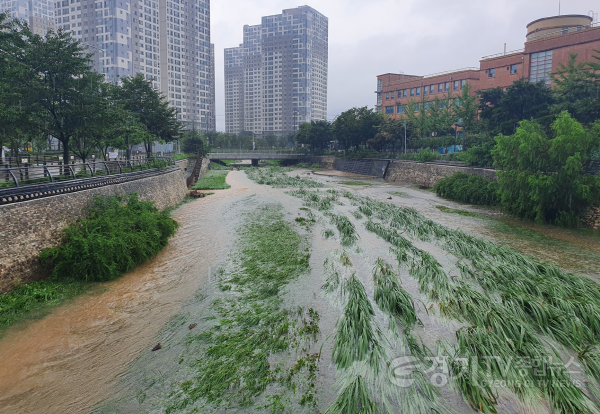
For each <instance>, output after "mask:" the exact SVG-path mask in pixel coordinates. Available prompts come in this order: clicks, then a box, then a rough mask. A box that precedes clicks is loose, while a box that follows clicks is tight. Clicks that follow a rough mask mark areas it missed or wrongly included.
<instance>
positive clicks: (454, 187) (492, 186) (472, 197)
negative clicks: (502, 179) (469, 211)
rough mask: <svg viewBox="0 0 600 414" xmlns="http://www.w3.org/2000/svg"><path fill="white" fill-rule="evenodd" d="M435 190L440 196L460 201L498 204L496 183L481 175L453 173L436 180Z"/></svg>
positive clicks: (489, 204) (498, 197)
mask: <svg viewBox="0 0 600 414" xmlns="http://www.w3.org/2000/svg"><path fill="white" fill-rule="evenodd" d="M435 192H436V194H437V195H438V196H440V197H444V198H447V199H450V200H454V201H459V202H461V203H469V204H476V205H486V206H493V205H498V204H500V194H499V192H498V184H497V183H496V182H495V181H492V180H489V179H487V178H485V177H482V176H481V175H469V174H465V173H461V172H457V173H454V175H452V176H450V177H446V178H442V179H441V180H440V181H438V182H437V184H436V185H435Z"/></svg>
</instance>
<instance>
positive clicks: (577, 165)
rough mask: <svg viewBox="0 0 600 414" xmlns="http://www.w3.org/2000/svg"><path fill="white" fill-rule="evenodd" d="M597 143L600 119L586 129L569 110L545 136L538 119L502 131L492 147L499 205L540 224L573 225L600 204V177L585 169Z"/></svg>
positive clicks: (599, 132) (599, 133) (562, 114)
mask: <svg viewBox="0 0 600 414" xmlns="http://www.w3.org/2000/svg"><path fill="white" fill-rule="evenodd" d="M599 144H600V121H596V122H595V123H594V125H593V126H592V128H590V129H585V128H584V127H583V126H582V125H581V124H580V123H579V122H577V120H575V119H573V118H572V117H571V115H569V113H568V112H566V111H565V112H562V113H561V114H560V115H559V116H558V118H557V119H556V121H554V123H553V124H552V127H551V134H550V136H548V135H547V134H546V132H545V130H544V128H543V127H542V126H541V125H540V124H539V123H537V122H536V121H521V122H520V124H519V127H518V128H517V131H516V133H515V134H513V135H509V136H505V135H502V134H500V135H499V136H498V137H496V147H495V149H494V150H492V155H493V157H494V165H495V166H496V168H497V173H498V185H499V191H500V194H501V197H502V205H503V206H504V208H506V209H507V210H508V211H509V212H510V213H513V214H516V215H518V216H520V217H524V218H526V219H530V220H535V221H536V222H539V223H544V222H550V223H556V224H562V225H576V224H578V221H579V219H580V217H581V214H582V213H583V212H584V211H585V210H586V209H587V208H588V207H589V206H590V205H596V204H598V203H599V202H600V176H597V175H591V174H587V173H586V172H585V170H584V168H583V166H584V165H585V164H586V162H587V160H588V159H589V157H590V154H591V152H592V151H593V150H594V149H596V148H598V146H599Z"/></svg>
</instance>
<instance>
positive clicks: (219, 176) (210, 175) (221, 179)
mask: <svg viewBox="0 0 600 414" xmlns="http://www.w3.org/2000/svg"><path fill="white" fill-rule="evenodd" d="M227 174H229V171H226V170H210V171H207V172H206V174H204V176H203V177H202V178H200V179H199V180H198V182H197V183H196V184H195V185H194V186H193V187H192V190H227V189H228V188H231V186H230V185H229V184H227V183H226V182H225V180H226V178H227Z"/></svg>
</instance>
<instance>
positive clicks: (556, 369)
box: [389, 356, 582, 388]
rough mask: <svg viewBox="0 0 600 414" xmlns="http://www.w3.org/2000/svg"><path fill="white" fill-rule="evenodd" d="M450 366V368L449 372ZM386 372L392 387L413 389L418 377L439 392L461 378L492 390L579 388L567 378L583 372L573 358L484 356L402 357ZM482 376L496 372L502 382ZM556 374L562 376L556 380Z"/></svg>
mask: <svg viewBox="0 0 600 414" xmlns="http://www.w3.org/2000/svg"><path fill="white" fill-rule="evenodd" d="M450 363H452V364H453V365H452V369H450V366H449V364H450ZM389 369H390V378H391V381H392V383H393V384H394V385H396V386H398V387H401V388H407V387H410V386H412V385H413V384H414V383H415V381H417V378H418V376H422V377H424V378H423V379H425V380H427V381H429V382H430V383H431V384H432V385H433V386H435V387H438V388H441V387H444V386H445V385H447V384H448V382H449V381H450V378H451V377H452V378H453V379H454V380H456V379H459V378H461V377H463V376H470V379H469V381H470V382H471V383H473V384H479V385H481V386H490V387H493V388H519V387H545V386H547V385H548V383H549V382H550V381H551V382H552V386H554V387H567V386H571V385H575V386H579V385H580V384H579V383H580V381H579V380H571V379H569V378H570V375H573V374H580V373H581V372H582V370H581V367H580V366H579V365H578V364H577V363H576V362H575V359H574V358H570V359H569V361H567V362H566V363H564V362H563V361H561V360H558V359H556V358H552V357H544V358H539V359H535V358H501V357H498V356H485V357H482V358H481V359H480V358H477V357H472V358H471V359H470V360H469V359H468V358H449V357H447V356H441V357H427V358H425V359H423V360H420V359H418V358H415V357H412V356H403V357H399V358H396V359H394V360H393V361H392V363H391V364H390V368H389ZM479 371H481V372H479ZM485 372H496V373H498V375H499V376H500V377H502V379H497V378H490V377H489V376H487V375H481V374H484V373H485ZM558 373H560V374H562V375H558V376H557V375H556V374H558ZM507 378H510V379H507ZM560 378H562V379H560ZM565 380H566V381H565Z"/></svg>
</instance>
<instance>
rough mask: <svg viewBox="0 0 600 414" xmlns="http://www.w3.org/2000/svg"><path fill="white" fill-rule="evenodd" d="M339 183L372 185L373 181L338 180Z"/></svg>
mask: <svg viewBox="0 0 600 414" xmlns="http://www.w3.org/2000/svg"><path fill="white" fill-rule="evenodd" d="M338 184H343V185H371V183H365V182H364V181H338Z"/></svg>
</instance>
